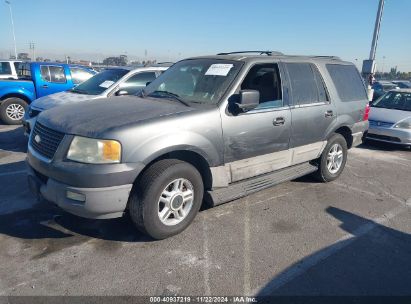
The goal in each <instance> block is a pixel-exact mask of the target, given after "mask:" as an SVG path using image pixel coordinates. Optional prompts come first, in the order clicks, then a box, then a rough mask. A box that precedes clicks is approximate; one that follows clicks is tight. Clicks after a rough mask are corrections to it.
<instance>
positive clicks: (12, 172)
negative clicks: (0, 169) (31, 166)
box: [0, 170, 27, 176]
mask: <svg viewBox="0 0 411 304" xmlns="http://www.w3.org/2000/svg"><path fill="white" fill-rule="evenodd" d="M23 173H27V170H19V171H10V172H4V173H0V176H8V175H17V174H23Z"/></svg>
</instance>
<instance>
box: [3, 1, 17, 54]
mask: <svg viewBox="0 0 411 304" xmlns="http://www.w3.org/2000/svg"><path fill="white" fill-rule="evenodd" d="M5 2H6V4H8V5H9V9H10V19H11V27H12V30H13V39H14V59H17V46H16V34H15V32H14V20H13V12H12V10H11V3H10V1H9V0H6V1H5Z"/></svg>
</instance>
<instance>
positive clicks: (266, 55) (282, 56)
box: [189, 51, 349, 63]
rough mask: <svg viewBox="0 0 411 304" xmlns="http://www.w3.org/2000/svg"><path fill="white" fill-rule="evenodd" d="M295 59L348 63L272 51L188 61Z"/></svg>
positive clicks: (234, 53)
mask: <svg viewBox="0 0 411 304" xmlns="http://www.w3.org/2000/svg"><path fill="white" fill-rule="evenodd" d="M272 58H275V59H297V60H314V61H338V62H341V63H349V62H345V61H343V60H341V59H340V58H339V57H337V56H322V55H312V56H310V55H286V54H283V53H280V52H274V51H245V52H230V53H219V54H217V55H211V56H198V57H192V58H189V59H222V60H235V61H244V62H252V61H261V60H265V59H268V60H267V61H269V60H270V59H272Z"/></svg>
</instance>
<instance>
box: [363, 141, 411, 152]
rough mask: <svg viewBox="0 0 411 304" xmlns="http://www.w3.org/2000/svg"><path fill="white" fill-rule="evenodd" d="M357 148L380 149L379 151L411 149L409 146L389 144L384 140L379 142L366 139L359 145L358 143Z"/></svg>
mask: <svg viewBox="0 0 411 304" xmlns="http://www.w3.org/2000/svg"><path fill="white" fill-rule="evenodd" d="M357 148H360V149H367V150H374V151H376V150H380V151H411V147H409V146H403V145H396V144H390V143H385V142H379V141H371V140H367V141H365V142H364V143H362V144H361V145H359V146H358V147H357Z"/></svg>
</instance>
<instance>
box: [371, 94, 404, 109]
mask: <svg viewBox="0 0 411 304" xmlns="http://www.w3.org/2000/svg"><path fill="white" fill-rule="evenodd" d="M371 106H372V107H375V108H385V109H392V110H402V111H411V93H404V92H388V93H387V94H385V95H384V96H382V97H381V98H380V99H377V100H376V101H375V102H374V103H373V104H372V105H371Z"/></svg>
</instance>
